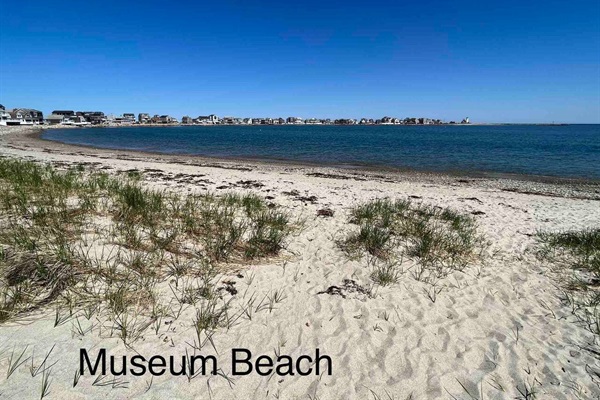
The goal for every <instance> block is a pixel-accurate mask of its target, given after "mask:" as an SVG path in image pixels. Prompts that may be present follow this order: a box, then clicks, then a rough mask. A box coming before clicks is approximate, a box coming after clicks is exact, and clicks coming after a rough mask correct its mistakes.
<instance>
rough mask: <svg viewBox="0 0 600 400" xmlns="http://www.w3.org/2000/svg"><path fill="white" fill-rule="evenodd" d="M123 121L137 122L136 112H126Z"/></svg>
mask: <svg viewBox="0 0 600 400" xmlns="http://www.w3.org/2000/svg"><path fill="white" fill-rule="evenodd" d="M123 122H125V123H128V124H134V123H135V114H134V113H125V114H123Z"/></svg>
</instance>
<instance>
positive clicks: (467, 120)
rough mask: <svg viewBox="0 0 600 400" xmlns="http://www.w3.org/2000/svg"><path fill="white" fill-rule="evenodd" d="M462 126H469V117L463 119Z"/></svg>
mask: <svg viewBox="0 0 600 400" xmlns="http://www.w3.org/2000/svg"><path fill="white" fill-rule="evenodd" d="M460 123H461V124H469V123H470V122H469V117H467V118H465V119H463V120H462V121H460Z"/></svg>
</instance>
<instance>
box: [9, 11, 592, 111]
mask: <svg viewBox="0 0 600 400" xmlns="http://www.w3.org/2000/svg"><path fill="white" fill-rule="evenodd" d="M247 3H248V2H246V1H228V0H225V1H219V2H205V3H202V2H197V3H192V2H179V1H160V2H159V1H152V0H151V1H145V2H139V4H136V3H126V2H123V1H121V2H111V1H102V2H97V1H87V2H69V1H58V0H57V1H51V2H49V1H37V0H31V1H26V2H19V3H18V4H17V3H14V2H13V3H11V2H8V1H3V2H2V15H3V16H2V21H1V22H0V103H1V104H4V105H5V106H6V107H7V108H13V107H32V108H38V109H41V110H42V111H44V112H45V113H48V112H50V111H52V110H54V109H75V110H100V111H104V112H106V113H114V114H122V113H123V112H134V113H136V114H137V113H139V112H148V113H151V114H155V113H157V114H167V113H168V114H171V115H174V116H177V117H181V116H182V115H186V114H188V115H190V116H194V117H195V116H198V115H204V114H209V113H215V114H217V115H219V116H223V115H234V116H240V117H244V116H265V117H266V116H271V117H275V116H283V117H287V116H292V115H295V116H301V117H313V116H314V117H355V118H359V117H371V118H375V117H381V116H384V115H391V116H397V117H407V116H415V117H418V116H426V117H433V118H442V119H446V120H450V119H461V118H463V117H465V116H469V117H471V119H472V120H473V121H480V122H550V121H557V122H558V121H561V122H586V123H600V2H599V1H598V0H592V1H587V0H585V1H571V2H565V1H554V0H546V1H522V0H520V1H515V0H503V1H481V0H478V1H460V0H458V1H453V2H450V1H445V0H439V1H429V0H422V1H411V2H404V1H402V2H400V1H393V2H392V1H389V2H381V1H377V0H374V1H360V2H359V1H355V0H346V1H344V2H341V1H335V2H327V1H312V0H310V1H298V2H287V1H261V2H258V1H255V2H252V3H253V4H252V5H249V4H247Z"/></svg>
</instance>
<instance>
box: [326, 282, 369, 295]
mask: <svg viewBox="0 0 600 400" xmlns="http://www.w3.org/2000/svg"><path fill="white" fill-rule="evenodd" d="M348 293H359V294H364V295H367V296H368V295H369V293H370V291H369V289H367V288H365V287H364V286H361V285H360V284H358V283H356V281H355V280H353V279H344V280H343V281H342V285H340V286H336V285H331V286H329V287H328V288H327V289H325V290H323V291H321V292H318V293H317V294H328V295H331V296H342V298H344V299H345V298H346V295H347V294H348Z"/></svg>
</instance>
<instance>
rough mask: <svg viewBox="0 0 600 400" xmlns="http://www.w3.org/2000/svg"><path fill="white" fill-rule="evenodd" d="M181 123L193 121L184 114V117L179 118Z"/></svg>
mask: <svg viewBox="0 0 600 400" xmlns="http://www.w3.org/2000/svg"><path fill="white" fill-rule="evenodd" d="M181 123H182V124H191V123H193V121H192V118H191V117H189V116H187V115H186V116H184V117H182V118H181Z"/></svg>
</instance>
